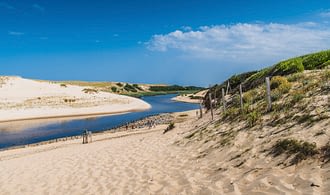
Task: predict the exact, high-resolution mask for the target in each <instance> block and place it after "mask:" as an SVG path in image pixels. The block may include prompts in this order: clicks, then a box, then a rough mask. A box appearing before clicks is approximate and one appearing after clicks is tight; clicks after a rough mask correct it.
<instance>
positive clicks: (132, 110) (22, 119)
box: [0, 107, 151, 124]
mask: <svg viewBox="0 0 330 195" xmlns="http://www.w3.org/2000/svg"><path fill="white" fill-rule="evenodd" d="M149 109H151V107H150V108H146V109H142V108H141V109H131V110H124V111H115V112H100V113H89V114H69V115H58V116H45V117H31V118H21V119H11V120H0V124H2V123H9V122H24V121H32V120H47V119H72V120H74V119H83V118H90V117H102V116H112V115H122V114H128V113H133V112H142V111H146V110H149Z"/></svg>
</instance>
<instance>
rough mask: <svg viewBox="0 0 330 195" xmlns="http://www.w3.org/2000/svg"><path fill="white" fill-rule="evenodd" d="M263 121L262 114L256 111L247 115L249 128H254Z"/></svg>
mask: <svg viewBox="0 0 330 195" xmlns="http://www.w3.org/2000/svg"><path fill="white" fill-rule="evenodd" d="M260 121H261V113H260V112H258V111H257V110H254V111H252V112H250V113H248V114H247V123H248V125H249V127H253V126H255V125H256V124H258V123H259V122H260Z"/></svg>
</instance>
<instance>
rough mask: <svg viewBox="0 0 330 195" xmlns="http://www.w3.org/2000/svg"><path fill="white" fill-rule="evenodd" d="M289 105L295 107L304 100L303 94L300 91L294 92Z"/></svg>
mask: <svg viewBox="0 0 330 195" xmlns="http://www.w3.org/2000/svg"><path fill="white" fill-rule="evenodd" d="M291 97H292V99H291V105H295V104H296V103H298V102H300V101H301V100H302V99H304V98H305V94H304V93H303V92H302V91H295V92H294V93H293V94H292V95H291Z"/></svg>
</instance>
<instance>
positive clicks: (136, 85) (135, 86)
mask: <svg viewBox="0 0 330 195" xmlns="http://www.w3.org/2000/svg"><path fill="white" fill-rule="evenodd" d="M133 87H134V88H136V89H138V90H140V91H143V89H142V88H141V87H140V86H139V85H138V84H133Z"/></svg>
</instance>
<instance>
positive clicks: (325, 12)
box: [320, 10, 330, 18]
mask: <svg viewBox="0 0 330 195" xmlns="http://www.w3.org/2000/svg"><path fill="white" fill-rule="evenodd" d="M320 16H321V17H324V18H329V17H330V10H327V11H324V12H321V13H320Z"/></svg>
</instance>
